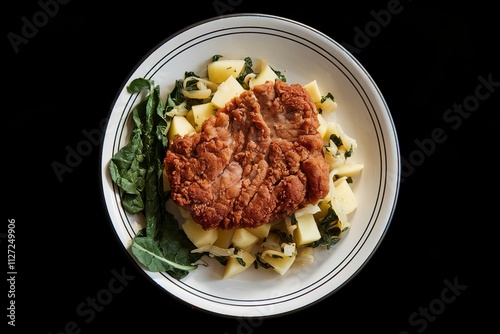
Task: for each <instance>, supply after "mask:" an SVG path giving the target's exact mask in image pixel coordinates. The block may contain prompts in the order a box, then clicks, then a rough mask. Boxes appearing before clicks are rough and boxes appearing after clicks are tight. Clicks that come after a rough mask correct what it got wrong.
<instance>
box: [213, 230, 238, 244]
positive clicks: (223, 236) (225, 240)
mask: <svg viewBox="0 0 500 334" xmlns="http://www.w3.org/2000/svg"><path fill="white" fill-rule="evenodd" d="M234 231H235V230H234V229H229V230H223V229H218V237H217V240H215V242H214V245H215V246H218V247H220V248H229V246H231V239H232V238H233V234H234Z"/></svg>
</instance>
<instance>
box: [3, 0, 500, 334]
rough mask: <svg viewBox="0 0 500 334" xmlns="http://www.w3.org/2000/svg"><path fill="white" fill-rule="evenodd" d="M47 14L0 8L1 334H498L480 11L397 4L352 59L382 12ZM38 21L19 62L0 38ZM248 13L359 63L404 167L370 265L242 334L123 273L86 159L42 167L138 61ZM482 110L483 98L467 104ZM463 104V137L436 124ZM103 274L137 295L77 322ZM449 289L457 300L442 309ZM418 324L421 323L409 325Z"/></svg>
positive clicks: (406, 1)
mask: <svg viewBox="0 0 500 334" xmlns="http://www.w3.org/2000/svg"><path fill="white" fill-rule="evenodd" d="M60 2H61V3H58V6H57V7H55V6H54V4H55V3H56V2H55V0H52V1H51V0H48V1H44V0H42V1H41V2H37V1H34V0H32V1H22V2H9V4H8V5H6V4H4V5H3V8H2V17H3V18H2V22H3V23H4V24H5V26H4V27H3V29H4V30H3V43H2V47H3V49H2V50H3V51H2V54H3V55H4V57H3V59H4V60H3V68H4V70H3V71H2V73H6V75H3V76H2V79H3V80H2V81H3V92H2V97H3V99H2V100H3V101H2V108H1V119H2V160H1V161H2V165H3V167H2V175H3V177H2V179H3V180H4V182H6V184H7V187H4V188H3V195H4V196H3V198H4V199H3V200H2V208H3V210H2V211H3V215H4V218H3V220H4V221H3V223H2V230H1V231H0V233H1V234H0V236H1V239H0V241H1V249H2V252H0V253H1V254H4V255H3V256H2V257H3V260H2V261H4V264H3V265H2V267H4V268H6V264H7V239H6V234H7V224H8V219H15V225H16V228H15V244H16V269H17V275H16V283H15V289H16V291H15V293H16V297H15V303H16V304H15V305H16V313H15V315H16V318H15V324H16V326H15V327H12V326H9V325H7V321H8V320H9V319H8V318H7V314H8V313H9V311H8V310H7V309H6V308H7V307H8V302H9V298H8V297H7V294H8V289H9V287H8V285H7V284H5V281H4V284H3V285H2V286H3V287H4V288H3V289H4V290H3V291H2V292H0V295H1V296H2V298H1V300H2V304H1V307H0V309H1V310H3V311H2V312H3V313H4V314H5V315H2V317H1V318H0V319H2V322H3V324H2V325H5V328H7V329H8V333H11V332H16V333H17V332H22V331H23V332H26V330H28V329H31V332H36V333H53V334H55V333H60V332H64V331H65V327H67V326H71V325H70V324H71V323H72V322H73V321H74V322H75V323H76V325H77V328H76V329H75V332H78V331H80V333H101V332H104V331H109V330H112V331H113V332H115V333H131V332H135V331H140V332H142V333H156V332H158V333H160V332H161V333H171V332H174V331H184V332H194V333H200V332H203V333H220V334H226V333H227V334H233V333H246V334H250V333H256V334H258V333H269V332H271V331H280V332H285V333H286V332H288V333H290V332H296V331H297V328H299V327H302V328H305V330H306V331H308V332H329V333H358V332H365V333H366V332H378V333H397V334H399V333H405V332H408V333H412V334H413V333H444V332H446V333H452V332H456V331H459V330H463V329H464V328H466V327H467V328H472V329H473V330H474V332H483V333H486V332H489V329H491V328H497V325H496V323H495V321H494V320H495V316H496V313H497V311H498V308H497V307H496V306H495V305H496V304H497V301H498V293H497V291H498V286H497V283H496V282H497V279H496V276H495V273H494V270H495V268H496V267H498V260H497V256H496V255H497V254H498V250H497V247H495V246H496V245H495V241H496V239H497V238H496V234H495V231H497V230H498V228H497V227H496V224H498V218H494V217H495V216H494V214H495V212H496V210H495V208H496V207H495V205H497V201H498V194H497V188H496V185H497V184H498V182H497V180H498V176H497V174H496V173H497V171H498V167H497V163H496V160H497V158H496V156H497V154H498V153H497V152H498V147H497V143H498V137H497V134H498V132H499V131H500V127H499V123H498V122H499V120H498V112H499V108H498V106H499V95H500V71H499V67H498V66H497V64H496V62H497V60H498V56H499V54H498V50H496V49H495V46H496V45H497V44H498V40H499V38H498V32H499V29H498V21H497V20H498V17H497V15H496V14H495V9H493V7H492V6H491V5H490V3H487V2H485V4H481V2H480V1H474V2H462V3H457V2H452V3H451V4H441V5H437V4H436V2H431V3H426V2H424V1H418V0H413V1H410V0H401V1H400V2H399V7H398V8H400V12H399V13H397V14H393V15H391V16H390V22H387V24H384V25H385V26H381V25H379V26H378V27H379V28H380V29H379V31H376V32H373V31H372V35H373V36H372V37H370V38H369V40H364V44H362V43H361V42H360V40H359V39H356V38H357V37H356V34H357V32H356V31H357V30H361V31H364V30H365V29H366V28H367V27H370V26H372V27H373V26H374V23H375V22H376V21H375V16H376V15H375V14H374V13H381V12H380V11H381V10H385V9H387V7H388V6H389V5H390V4H392V3H395V1H389V0H386V1H371V2H357V1H351V2H345V1H343V2H330V3H329V5H328V6H325V4H324V3H320V2H318V1H307V2H303V3H298V4H292V3H291V2H288V1H286V2H283V1H276V2H273V3H272V6H271V4H270V1H260V0H258V1H250V0H239V1H230V0H220V1H204V2H203V4H198V3H195V2H193V1H181V2H170V3H167V2H166V1H158V2H154V1H149V0H143V1H138V2H132V3H126V2H115V3H114V4H111V3H109V2H107V3H104V2H95V1H90V2H89V1H62V0H61V1H60ZM43 3H50V4H52V5H51V7H50V8H51V11H52V12H51V14H52V16H51V17H50V16H47V20H46V21H38V24H39V27H38V28H37V31H36V32H34V31H31V34H32V35H31V36H29V38H27V39H26V40H25V41H24V43H21V44H19V45H17V50H16V47H14V45H13V43H12V42H11V41H9V36H13V34H16V35H18V36H22V34H23V25H25V24H26V23H25V22H26V20H27V21H30V22H34V21H33V20H34V19H35V18H39V19H40V18H42V16H40V15H39V14H40V13H39V12H40V11H42V10H43V6H42V4H43ZM174 5H175V6H174ZM244 12H255V13H266V14H273V15H279V16H284V17H288V18H290V19H293V20H297V21H300V22H302V23H305V24H307V25H309V26H311V27H313V28H316V29H318V30H320V31H322V32H324V33H325V34H327V35H329V36H330V37H332V38H333V39H335V40H336V41H338V42H340V43H344V44H345V43H347V44H349V45H352V46H357V50H354V49H351V51H352V53H353V54H354V55H355V57H356V58H357V59H358V60H359V62H360V63H361V64H362V65H363V66H364V67H365V68H366V69H367V71H368V72H369V73H370V74H371V76H372V77H373V78H374V80H375V82H377V84H378V86H379V88H380V90H381V91H382V93H383V94H384V96H385V99H386V101H387V103H388V105H389V107H390V110H391V113H392V117H393V119H394V123H395V126H396V129H397V132H398V138H399V144H400V153H401V158H402V161H403V170H402V176H403V180H402V181H403V182H402V183H401V186H400V192H399V199H398V203H397V208H396V210H395V213H394V216H393V219H392V222H391V225H390V228H389V230H388V232H387V234H386V236H385V238H384V240H383V242H382V243H381V245H380V247H379V248H378V250H377V251H376V253H375V254H374V255H373V257H372V258H371V260H370V261H369V262H368V263H367V265H366V266H365V267H364V268H363V269H362V270H361V271H360V272H359V273H358V274H357V275H356V276H355V277H354V278H352V280H350V281H349V283H348V284H347V285H346V286H345V287H343V288H342V289H340V290H339V291H338V292H336V293H335V294H334V295H332V296H330V297H329V298H327V299H325V300H323V301H321V302H318V303H317V304H315V305H313V306H310V307H307V308H306V309H303V310H301V311H299V312H295V313H293V314H290V315H286V316H281V317H276V318H265V319H252V320H248V319H247V320H243V319H232V318H223V317H219V316H214V315H211V314H208V313H206V312H204V311H199V310H196V309H193V308H192V307H190V306H189V305H187V304H185V303H183V302H182V301H179V300H176V299H175V298H173V297H171V296H169V295H167V294H166V293H164V292H163V291H162V290H160V289H159V288H158V287H157V286H156V285H155V284H154V283H152V282H151V281H149V279H148V278H147V277H146V276H145V275H143V274H142V273H141V272H140V271H139V270H138V269H137V267H136V266H135V265H134V264H133V263H132V261H131V260H130V258H129V257H128V256H127V255H126V253H125V251H124V250H123V247H122V246H121V244H119V242H118V241H117V239H116V238H115V234H114V231H113V230H112V228H111V224H110V222H109V221H108V219H107V214H106V211H105V208H104V206H103V203H102V200H101V194H100V183H99V182H100V180H99V162H100V161H99V154H100V148H99V145H95V146H93V147H92V149H91V151H90V152H89V154H88V155H87V156H85V157H83V158H82V160H81V162H79V163H78V164H77V166H76V167H75V168H73V170H72V172H71V173H65V174H64V175H63V179H62V180H58V178H57V176H56V173H55V172H54V170H53V167H52V164H53V163H54V162H55V161H57V162H61V163H64V159H65V158H66V155H67V148H68V147H69V148H73V149H74V148H76V147H77V145H78V144H79V143H81V141H82V140H85V139H86V137H85V135H84V132H85V131H91V130H96V129H99V127H100V124H101V121H102V120H103V119H105V118H106V117H107V115H108V113H109V111H110V108H111V105H112V103H113V101H114V98H115V96H116V94H117V92H118V90H119V89H120V87H121V85H122V84H123V82H124V80H125V79H126V78H127V76H128V75H129V73H130V72H131V70H132V69H133V68H134V66H136V64H137V63H139V62H140V61H141V59H142V58H143V57H144V56H145V55H146V54H147V53H148V52H149V51H150V50H151V49H153V48H154V47H155V46H157V45H158V44H159V43H161V42H162V41H164V40H165V39H166V38H168V37H169V36H170V35H171V34H173V33H175V32H177V31H179V30H181V29H183V28H185V27H186V26H188V25H191V24H194V23H196V22H198V21H200V20H204V19H208V18H212V17H217V16H219V15H222V14H235V13H244ZM23 17H24V18H25V19H23ZM24 33H26V31H24ZM28 33H30V32H29V31H28ZM16 51H17V52H16ZM306 64H307V60H306V59H304V65H306ZM479 78H483V79H484V80H486V81H488V79H489V81H490V82H492V84H491V85H490V89H491V91H488V90H486V89H485V88H484V85H483V88H478V87H480V85H481V82H482V81H481V80H480V79H479ZM477 89H479V91H478V90H477ZM478 92H479V93H482V94H486V93H489V95H488V96H487V97H484V98H482V99H477V98H476V96H478V95H477V94H478ZM474 101H476V102H478V101H479V103H478V104H474V105H472V104H471V105H469V106H468V108H469V110H470V112H467V114H464V116H463V117H460V120H461V122H460V123H450V122H446V121H445V120H444V118H443V117H444V115H445V114H446V112H447V110H448V109H450V108H453V106H454V105H460V104H464V103H469V102H474ZM453 124H455V125H456V126H455V127H452V126H451V125H453ZM435 129H442V130H443V131H444V133H445V135H446V140H444V141H440V142H437V141H436V140H433V139H432V138H433V137H432V136H433V135H432V133H433V131H434V130H435ZM419 143H427V146H421V145H419ZM492 217H493V218H492ZM7 271H8V269H4V271H3V272H4V273H5V274H3V276H2V277H5V280H6V278H7V276H8V275H7ZM113 271H117V272H122V271H123V272H124V273H126V274H127V275H128V276H130V277H133V278H131V279H130V280H129V281H128V282H127V285H126V286H125V288H124V289H123V291H121V292H120V293H117V294H115V295H113V298H112V300H111V302H110V303H109V304H108V305H105V306H104V307H103V309H102V310H100V311H99V312H96V313H95V316H94V317H93V318H92V319H89V318H88V317H82V316H81V315H79V314H78V313H77V308H78V305H80V304H81V303H86V302H87V298H92V297H95V296H96V294H97V293H98V292H99V291H100V290H102V289H106V288H107V285H108V283H109V282H110V280H111V279H112V277H113ZM446 282H448V284H450V283H451V284H456V285H459V289H458V290H456V293H455V294H453V293H452V292H451V290H446V289H447V283H446ZM443 293H445V294H444V295H443ZM453 296H454V297H455V298H454V299H453V301H450V300H448V299H446V298H445V297H453ZM443 298H445V299H443ZM440 306H444V307H443V308H440ZM429 307H430V308H431V309H432V310H431V311H429V312H430V313H429V314H430V317H429V318H427V319H426V318H425V317H424V316H421V315H419V316H417V317H416V318H415V320H418V322H416V323H415V322H411V321H410V317H411V316H412V314H414V313H417V314H419V313H420V312H421V310H422V309H423V308H429ZM432 312H434V314H433V313H432ZM424 319H426V320H424ZM85 320H89V321H88V323H87V322H86V321H85ZM66 332H71V331H66Z"/></svg>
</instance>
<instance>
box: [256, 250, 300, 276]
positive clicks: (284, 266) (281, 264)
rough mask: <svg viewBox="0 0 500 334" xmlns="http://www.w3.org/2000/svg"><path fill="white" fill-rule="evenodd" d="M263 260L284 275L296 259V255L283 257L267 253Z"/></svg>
mask: <svg viewBox="0 0 500 334" xmlns="http://www.w3.org/2000/svg"><path fill="white" fill-rule="evenodd" d="M263 260H264V261H266V262H267V263H268V264H270V265H271V266H272V267H273V269H274V271H276V272H277V273H278V274H280V275H284V274H285V273H286V272H287V271H288V269H290V267H291V266H292V264H293V262H294V261H295V255H294V256H283V257H273V256H272V255H265V256H264V258H263Z"/></svg>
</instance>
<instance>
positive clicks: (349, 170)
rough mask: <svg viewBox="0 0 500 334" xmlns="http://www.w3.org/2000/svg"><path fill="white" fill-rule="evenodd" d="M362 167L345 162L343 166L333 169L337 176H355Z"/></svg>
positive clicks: (361, 165)
mask: <svg viewBox="0 0 500 334" xmlns="http://www.w3.org/2000/svg"><path fill="white" fill-rule="evenodd" d="M364 167H365V165H363V164H358V163H354V162H346V163H345V164H343V165H340V166H338V167H336V168H335V169H336V170H337V173H336V174H337V175H339V176H356V175H358V174H359V173H360V172H361V170H363V168H364Z"/></svg>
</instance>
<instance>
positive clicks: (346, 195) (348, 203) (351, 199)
mask: <svg viewBox="0 0 500 334" xmlns="http://www.w3.org/2000/svg"><path fill="white" fill-rule="evenodd" d="M334 186H335V193H334V194H333V197H334V198H335V199H337V201H338V202H339V204H340V205H341V206H342V207H343V209H344V212H345V214H346V215H348V214H350V213H351V212H353V211H354V210H356V208H357V207H358V201H357V199H356V196H354V193H353V191H352V189H351V186H350V185H349V183H347V178H346V177H341V178H339V179H338V180H336V181H335V182H334Z"/></svg>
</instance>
